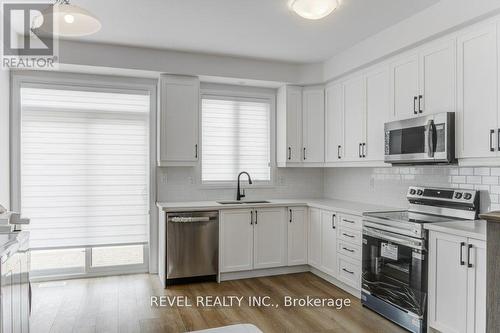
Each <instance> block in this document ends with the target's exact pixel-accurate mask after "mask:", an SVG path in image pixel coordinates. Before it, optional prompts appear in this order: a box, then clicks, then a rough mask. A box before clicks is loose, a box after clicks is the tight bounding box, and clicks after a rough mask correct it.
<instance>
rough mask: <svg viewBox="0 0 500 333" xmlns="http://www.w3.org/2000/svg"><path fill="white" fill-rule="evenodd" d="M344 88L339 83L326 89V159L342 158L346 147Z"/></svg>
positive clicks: (337, 159) (334, 160)
mask: <svg viewBox="0 0 500 333" xmlns="http://www.w3.org/2000/svg"><path fill="white" fill-rule="evenodd" d="M342 96H343V90H342V85H341V84H339V83H336V84H333V85H329V86H327V87H326V89H325V107H326V110H325V124H326V128H325V131H326V132H325V135H326V141H325V145H326V147H325V153H326V156H325V161H326V162H337V161H339V160H341V159H342V151H343V148H344V115H343V101H342Z"/></svg>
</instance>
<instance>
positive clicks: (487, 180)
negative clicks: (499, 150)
mask: <svg viewBox="0 0 500 333" xmlns="http://www.w3.org/2000/svg"><path fill="white" fill-rule="evenodd" d="M482 183H483V184H487V185H498V177H497V176H483V179H482Z"/></svg>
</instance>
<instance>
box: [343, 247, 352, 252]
mask: <svg viewBox="0 0 500 333" xmlns="http://www.w3.org/2000/svg"><path fill="white" fill-rule="evenodd" d="M342 249H344V250H346V251H349V252H351V253H354V250H351V249H348V248H347V247H343V248H342Z"/></svg>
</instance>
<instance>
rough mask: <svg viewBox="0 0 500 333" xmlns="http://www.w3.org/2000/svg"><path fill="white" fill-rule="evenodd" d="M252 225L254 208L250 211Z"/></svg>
mask: <svg viewBox="0 0 500 333" xmlns="http://www.w3.org/2000/svg"><path fill="white" fill-rule="evenodd" d="M250 225H253V210H251V211H250Z"/></svg>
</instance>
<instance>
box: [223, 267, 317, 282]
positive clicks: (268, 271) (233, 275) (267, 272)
mask: <svg viewBox="0 0 500 333" xmlns="http://www.w3.org/2000/svg"><path fill="white" fill-rule="evenodd" d="M309 269H310V266H308V265H299V266H285V267H275V268H265V269H256V270H251V271H242V272H228V273H220V277H219V279H220V281H231V280H241V279H251V278H256V277H263V276H273V275H283V274H294V273H304V272H309Z"/></svg>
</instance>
